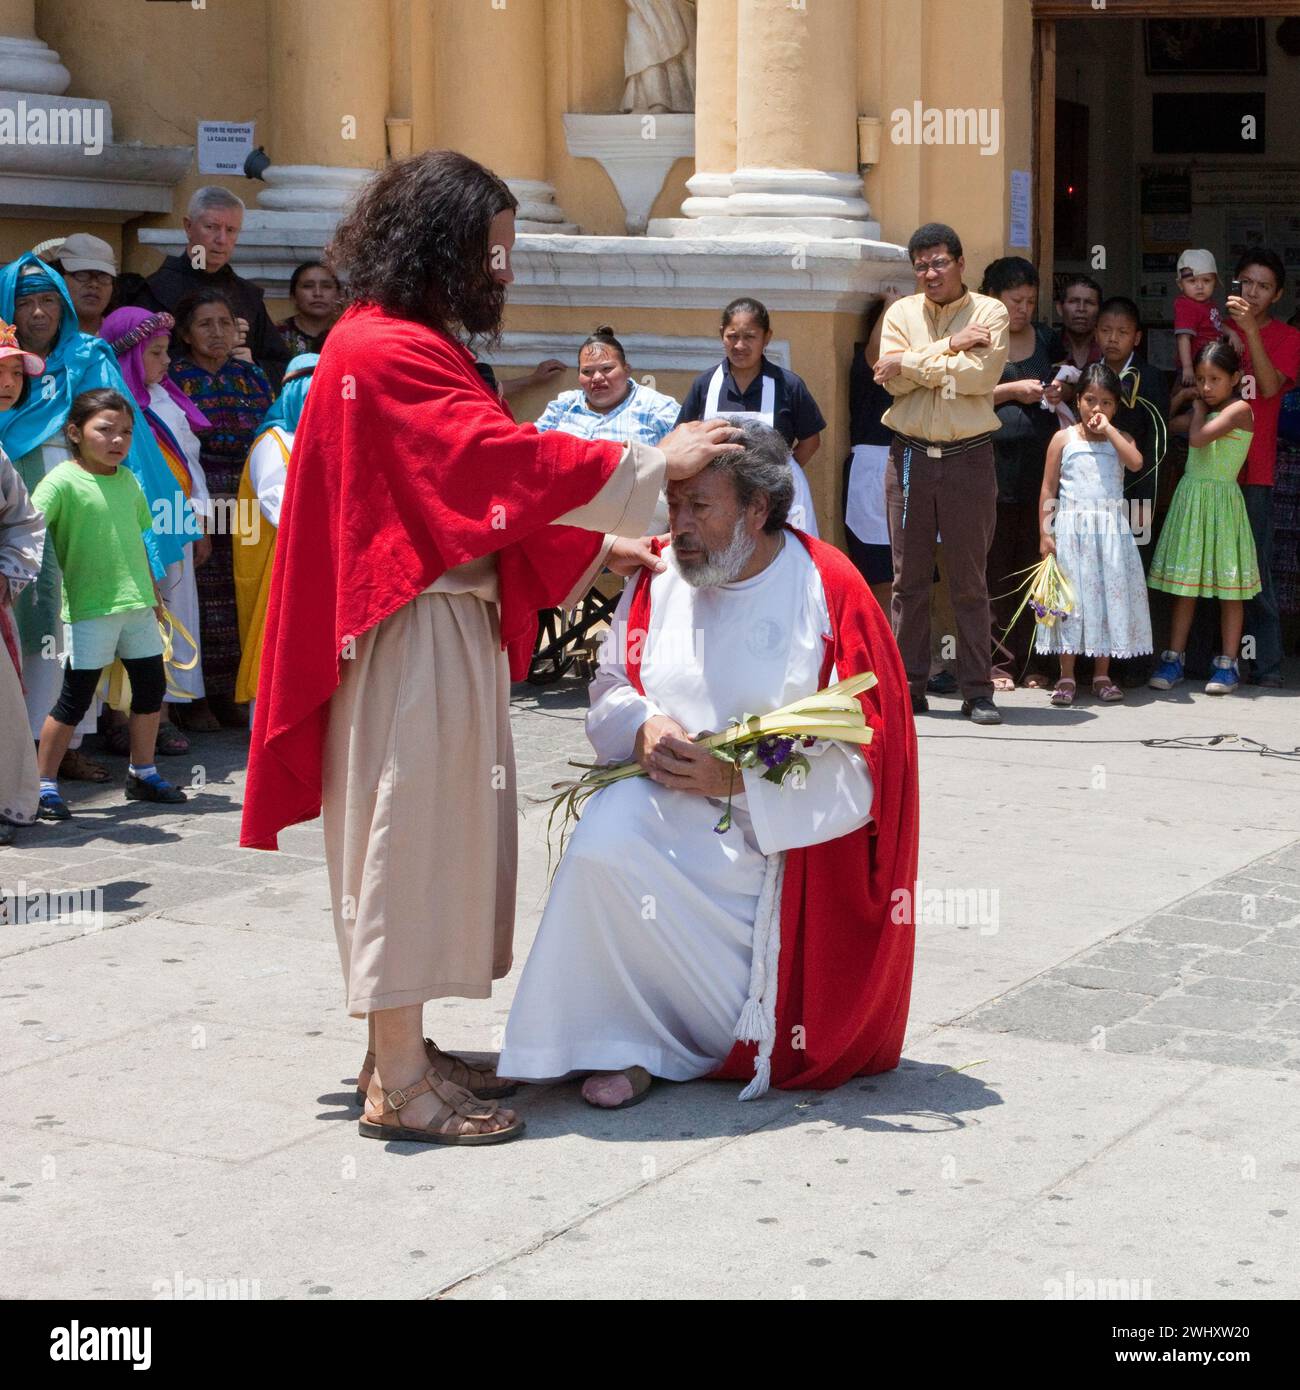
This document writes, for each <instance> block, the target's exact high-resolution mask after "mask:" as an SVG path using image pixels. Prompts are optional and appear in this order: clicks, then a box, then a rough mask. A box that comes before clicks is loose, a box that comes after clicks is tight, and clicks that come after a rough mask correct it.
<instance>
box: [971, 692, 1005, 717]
mask: <svg viewBox="0 0 1300 1390" xmlns="http://www.w3.org/2000/svg"><path fill="white" fill-rule="evenodd" d="M961 712H962V713H963V714H964V715H965V716H966V718H967V719H969V720H970V721H971V723H972V724H1001V723H1002V715H1001V714H1000V713H999V711H998V707H997V706H996V705H995V704H994V703H993V701H992V700H990V699H989V697H988V696H987V695H980V696H978V697H977V698H976V699H974V700H963V701H962V702H961Z"/></svg>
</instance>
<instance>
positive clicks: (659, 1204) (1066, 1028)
mask: <svg viewBox="0 0 1300 1390" xmlns="http://www.w3.org/2000/svg"><path fill="white" fill-rule="evenodd" d="M1296 674H1298V673H1292V691H1289V692H1286V693H1284V694H1282V695H1280V696H1270V695H1269V694H1267V693H1265V692H1258V691H1250V692H1243V694H1242V695H1241V696H1239V697H1235V698H1234V699H1232V700H1231V701H1215V700H1212V699H1209V698H1206V697H1203V696H1201V695H1200V694H1199V692H1196V691H1185V692H1179V693H1178V694H1177V695H1176V697H1174V698H1170V699H1167V700H1158V699H1155V698H1153V697H1152V696H1151V695H1149V694H1143V693H1138V694H1136V695H1135V696H1134V697H1132V698H1131V699H1130V700H1129V701H1128V702H1126V704H1125V705H1124V706H1121V707H1108V708H1106V709H1104V710H1103V709H1101V708H1100V707H1095V706H1092V705H1091V704H1089V702H1087V701H1086V700H1084V701H1081V702H1080V704H1079V705H1077V706H1076V707H1075V708H1073V709H1071V710H1067V711H1053V710H1049V709H1047V708H1045V706H1044V701H1043V699H1042V697H1041V696H1037V695H1034V694H1033V693H1031V692H1016V693H1015V694H1013V695H1011V696H1008V697H1006V698H1005V699H1001V700H999V703H1000V704H1001V705H1002V706H1003V708H1004V709H1005V710H1006V711H1007V723H1006V725H1005V726H1003V728H1001V729H999V730H991V731H980V732H976V731H974V730H972V728H971V726H970V725H969V724H968V723H967V722H966V721H964V720H963V719H961V717H960V715H959V714H958V713H957V702H956V701H955V700H942V699H940V700H935V701H934V702H933V712H932V714H931V715H929V716H927V717H926V718H925V719H924V720H922V721H920V725H919V730H918V732H919V737H920V747H921V776H922V807H923V810H922V854H921V878H922V879H923V881H924V883H925V884H926V886H927V888H929V887H936V888H938V889H940V890H942V891H941V893H940V897H941V898H942V897H943V895H944V893H948V892H952V893H955V894H956V895H958V897H961V896H963V895H964V896H966V897H967V898H969V897H970V895H972V894H975V895H977V896H978V895H983V894H985V892H986V890H987V892H988V893H989V894H990V895H992V894H996V895H997V897H996V902H995V908H996V910H995V911H994V912H993V914H992V917H993V919H994V920H993V921H992V922H991V923H989V924H979V925H978V929H976V925H974V924H972V922H971V921H970V920H969V919H966V918H961V917H958V918H956V919H948V918H945V917H944V916H942V915H940V916H938V917H936V918H933V919H929V918H927V919H926V920H924V921H923V923H922V924H921V926H920V927H919V928H918V942H917V953H916V973H915V978H914V982H913V995H912V1008H911V1015H910V1019H909V1026H908V1033H907V1039H906V1042H905V1045H904V1053H903V1059H902V1061H901V1063H900V1066H899V1067H898V1069H897V1070H896V1071H894V1072H892V1073H889V1074H887V1075H881V1076H876V1077H871V1078H865V1079H861V1080H858V1081H855V1082H853V1083H850V1084H849V1085H846V1086H843V1087H841V1088H840V1089H839V1090H837V1091H834V1092H828V1093H819V1094H815V1093H808V1092H786V1091H781V1092H776V1091H774V1092H771V1093H769V1094H768V1095H767V1096H765V1097H764V1098H763V1099H762V1100H760V1101H757V1102H754V1103H750V1104H742V1103H740V1102H739V1101H738V1098H737V1087H736V1086H734V1085H732V1084H729V1083H720V1082H719V1083H709V1082H699V1083H692V1084H688V1085H681V1086H672V1085H667V1084H664V1085H662V1086H660V1087H657V1088H656V1089H655V1091H654V1093H653V1094H652V1095H651V1096H650V1097H649V1099H648V1102H647V1103H646V1104H645V1105H643V1106H640V1107H638V1108H636V1109H634V1110H630V1111H628V1112H627V1113H626V1114H616V1115H612V1114H604V1113H595V1112H593V1111H592V1110H591V1108H590V1107H588V1106H586V1105H584V1104H583V1102H582V1101H581V1100H580V1098H579V1096H578V1093H577V1086H576V1085H574V1084H569V1083H558V1084H554V1085H544V1086H535V1087H526V1088H524V1090H523V1091H522V1092H521V1094H520V1095H519V1096H518V1097H516V1098H515V1100H514V1101H513V1102H512V1104H515V1105H517V1106H518V1108H519V1110H520V1113H521V1114H522V1115H524V1116H525V1118H526V1120H527V1124H528V1134H527V1136H526V1137H525V1139H524V1141H523V1142H522V1143H521V1144H519V1145H507V1146H504V1147H503V1148H500V1149H482V1150H480V1149H467V1150H459V1149H453V1150H441V1151H437V1152H430V1151H428V1150H427V1149H422V1148H419V1147H417V1146H412V1145H404V1144H386V1145H385V1144H376V1143H371V1142H367V1141H364V1140H361V1139H359V1138H358V1136H357V1133H356V1114H357V1112H356V1110H355V1108H354V1107H353V1105H352V1102H351V1092H352V1080H353V1078H354V1077H355V1072H356V1067H357V1066H358V1065H359V1063H360V1061H361V1054H362V1051H363V1050H364V1032H363V1030H362V1027H361V1025H360V1024H359V1023H358V1021H356V1020H353V1019H350V1018H348V1017H346V1016H345V1014H344V1012H343V1009H342V1006H341V1001H340V989H339V975H338V962H337V957H336V955H335V950H334V945H333V939H332V937H333V933H332V929H331V925H330V908H329V902H328V892H327V884H326V878H325V874H324V872H323V866H322V852H321V834H320V828H319V824H309V825H302V826H295V827H293V828H292V829H290V830H288V831H286V832H285V833H284V834H283V835H282V837H281V843H282V852H281V853H280V854H278V855H276V854H262V853H259V852H255V851H249V850H242V849H240V848H239V846H238V832H239V808H240V801H241V797H242V787H243V768H244V760H245V744H244V740H243V738H241V737H240V736H239V735H237V734H233V733H223V734H220V735H214V736H211V737H208V738H203V739H199V740H196V743H195V750H194V752H193V754H192V755H191V756H189V757H187V758H183V759H171V760H168V761H167V762H166V763H164V767H166V768H167V770H168V771H170V772H171V773H172V774H173V776H174V777H177V778H178V779H179V780H188V779H190V778H193V779H194V780H195V782H196V783H197V784H200V785H196V787H195V792H194V796H193V798H192V799H191V801H190V802H189V804H188V805H186V806H180V807H175V808H172V807H165V808H157V809H154V808H151V807H147V806H141V805H135V804H127V803H125V802H124V801H123V796H122V786H121V778H122V776H123V774H124V772H125V765H124V761H123V760H122V759H114V758H105V761H106V762H107V763H108V764H109V765H110V766H111V767H112V769H113V771H114V774H115V778H116V779H117V780H116V782H115V783H114V784H110V785H109V786H107V787H91V786H84V785H80V786H79V785H76V784H69V785H68V786H67V787H66V791H67V794H68V799H69V802H70V804H71V805H72V808H73V810H74V812H75V815H76V818H75V819H74V820H73V821H71V822H69V823H67V824H64V825H54V824H49V823H43V824H40V825H38V826H35V827H31V828H29V829H24V830H20V831H19V833H18V839H17V843H16V845H15V846H13V847H10V848H6V849H0V891H10V892H16V891H18V890H19V889H20V888H22V890H23V891H25V892H31V893H39V891H40V890H41V889H42V888H45V889H49V890H52V891H62V892H68V891H72V890H74V889H77V888H86V889H90V890H92V891H93V890H99V891H100V893H101V894H102V905H103V914H102V922H101V923H100V924H99V926H100V927H101V928H102V929H96V928H95V927H89V928H88V927H85V926H83V925H80V924H78V923H77V922H75V921H68V920H54V921H50V920H29V921H27V922H25V923H10V924H9V925H5V926H0V958H3V959H0V1038H2V1039H3V1043H4V1047H3V1051H2V1052H0V1074H3V1077H4V1084H5V1088H6V1094H7V1095H8V1096H9V1098H10V1105H9V1106H8V1107H7V1109H6V1112H5V1114H4V1115H3V1116H0V1148H2V1150H3V1152H4V1154H5V1158H4V1162H3V1166H2V1168H0V1202H3V1203H5V1204H6V1205H5V1206H4V1212H5V1236H4V1244H5V1267H6V1272H7V1277H5V1278H3V1279H0V1296H13V1295H15V1294H18V1295H21V1296H26V1297H33V1296H35V1297H42V1296H43V1297H65V1298H66V1297H126V1298H142V1297H143V1298H148V1297H151V1296H157V1292H156V1291H157V1289H158V1288H159V1287H160V1285H161V1286H165V1287H166V1288H171V1287H172V1285H173V1282H174V1280H175V1277H176V1274H177V1271H180V1272H182V1273H183V1274H184V1276H185V1278H186V1280H189V1279H191V1278H193V1279H197V1280H199V1281H200V1282H202V1281H209V1282H212V1283H213V1285H214V1287H215V1286H224V1285H228V1284H229V1283H230V1282H231V1281H242V1282H240V1287H241V1288H242V1287H243V1286H244V1284H247V1285H248V1286H249V1287H250V1288H252V1289H254V1290H255V1291H254V1292H252V1293H250V1294H247V1295H244V1294H241V1295H240V1296H251V1297H263V1298H275V1297H290V1298H297V1297H311V1298H354V1299H355V1298H375V1297H384V1298H394V1297H424V1298H458V1299H475V1298H488V1299H500V1298H512V1297H529V1296H536V1297H546V1298H557V1297H573V1298H578V1297H583V1298H586V1297H592V1298H595V1297H601V1298H610V1297H614V1298H647V1297H668V1298H682V1297H697V1298H704V1297H707V1298H715V1297H716V1298H790V1297H796V1298H804V1297H808V1298H812V1297H838V1298H844V1297H881V1298H917V1297H963V1298H971V1297H975V1298H1017V1299H1042V1298H1054V1297H1061V1296H1062V1295H1061V1293H1060V1292H1059V1291H1060V1290H1061V1289H1062V1288H1064V1287H1067V1286H1068V1287H1073V1286H1074V1283H1075V1282H1077V1281H1083V1282H1084V1283H1085V1284H1089V1283H1091V1281H1094V1280H1097V1281H1113V1280H1114V1279H1117V1278H1118V1279H1122V1280H1136V1281H1137V1285H1138V1286H1139V1287H1140V1288H1142V1289H1147V1290H1149V1291H1150V1292H1149V1293H1142V1294H1139V1295H1134V1296H1141V1297H1159V1298H1166V1297H1168V1298H1207V1297H1217V1296H1220V1295H1226V1296H1242V1297H1247V1298H1277V1297H1286V1296H1294V1295H1295V1294H1297V1293H1300V1279H1298V1277H1297V1273H1296V1262H1295V1250H1296V1236H1295V1231H1294V1226H1295V1223H1296V1220H1297V1219H1300V1195H1298V1188H1300V1177H1298V1176H1297V1175H1300V1162H1298V1161H1297V1157H1296V1150H1297V1143H1298V1142H1300V1139H1298V1128H1300V1126H1298V1124H1297V1118H1296V1117H1297V1114H1298V1113H1300V1112H1298V1111H1297V1107H1296V1104H1295V1088H1296V1087H1297V1086H1300V1074H1298V1072H1297V1068H1296V1065H1295V1063H1296V1058H1297V1051H1296V1043H1297V1040H1298V1039H1300V1033H1298V1032H1297V1031H1296V1027H1295V1022H1296V1018H1297V1015H1298V1014H1300V1001H1298V1000H1297V986H1298V985H1300V976H1298V975H1297V972H1296V962H1297V961H1300V945H1297V943H1296V942H1295V939H1294V938H1295V936H1296V932H1297V927H1296V918H1295V914H1296V913H1297V912H1300V874H1298V873H1297V867H1298V866H1300V847H1298V845H1300V842H1298V841H1297V836H1298V835H1300V818H1298V810H1300V799H1298V798H1297V796H1296V789H1297V777H1298V776H1300V769H1298V768H1297V766H1296V763H1295V762H1294V761H1287V760H1280V759H1271V758H1270V759H1265V758H1260V757H1258V756H1239V755H1234V753H1233V752H1232V751H1229V750H1230V749H1231V748H1232V747H1233V745H1231V744H1228V745H1225V746H1224V747H1223V748H1220V749H1218V750H1216V751H1214V752H1207V751H1201V750H1199V749H1198V750H1195V751H1183V750H1175V749H1172V748H1171V747H1170V746H1169V745H1168V744H1165V745H1164V746H1161V747H1158V748H1153V747H1150V746H1147V745H1146V742H1145V741H1146V740H1149V739H1150V738H1152V737H1153V736H1154V737H1158V738H1162V739H1173V738H1179V737H1185V736H1197V737H1202V738H1203V737H1204V736H1206V735H1209V734H1221V733H1225V732H1231V731H1239V732H1240V733H1242V734H1245V735H1249V736H1250V737H1253V738H1256V739H1258V740H1261V741H1263V742H1266V743H1269V744H1271V745H1272V746H1273V747H1275V748H1289V747H1290V746H1291V745H1292V744H1294V742H1295V737H1294V717H1295V716H1294V710H1295V709H1296V708H1297V706H1296V705H1295V698H1296V697H1295V695H1294V693H1293V691H1294V688H1295V685H1296V683H1297V682H1296V680H1295V675H1296ZM584 694H585V692H584V691H583V689H582V687H580V686H579V685H577V684H576V682H572V681H565V682H562V683H561V684H559V685H557V686H553V687H548V688H546V689H542V690H533V689H530V688H528V687H520V688H518V689H517V690H516V691H515V692H514V709H513V721H512V722H513V727H514V732H515V739H516V747H517V753H518V765H519V790H520V793H521V798H520V799H521V811H522V813H523V814H522V816H521V854H520V883H519V898H518V910H517V931H516V951H515V956H516V961H515V968H514V969H513V970H512V972H511V974H510V976H509V977H508V978H506V979H505V980H502V981H501V982H500V983H499V984H498V986H497V987H496V989H495V990H494V991H493V995H492V997H491V998H490V999H484V1000H461V999H448V1000H442V1001H436V1002H434V1003H433V1004H431V1005H430V1006H428V1008H427V1009H426V1021H427V1023H428V1026H429V1029H430V1031H431V1033H432V1035H433V1036H434V1037H436V1038H437V1039H438V1040H439V1042H440V1043H441V1044H442V1045H443V1046H446V1047H449V1048H454V1049H456V1050H458V1051H462V1052H466V1053H484V1054H490V1053H491V1052H493V1051H494V1050H495V1049H496V1048H498V1047H499V1046H500V1033H501V1025H502V1023H503V1021H504V1019H505V1016H506V1014H507V1012H508V1009H509V1006H510V1001H511V998H512V996H513V991H514V988H515V986H516V983H517V981H518V977H519V971H520V969H521V968H522V964H523V962H524V960H525V959H526V958H527V955H528V952H529V949H530V947H531V943H532V940H533V935H534V933H535V931H536V928H537V923H538V920H539V917H540V914H541V910H542V906H543V904H544V902H545V892H546V882H547V873H546V849H545V841H544V834H543V829H544V819H545V818H544V817H543V816H542V815H540V814H539V811H538V808H537V806H536V805H535V803H533V802H530V801H529V799H528V798H529V797H530V796H538V795H542V794H544V793H545V792H546V791H547V790H548V788H549V785H550V783H551V782H552V781H554V780H556V779H557V778H559V777H562V776H565V775H566V774H567V773H568V772H569V769H568V768H567V766H566V763H567V759H568V758H569V757H571V756H577V757H582V758H585V757H586V756H587V746H586V744H585V741H584V739H583V736H582V715H583V708H584V703H585V700H584ZM92 751H95V752H97V750H92ZM1031 843H1032V844H1033V845H1034V847H1035V852H1034V853H1030V852H1029V851H1028V849H1027V846H1028V845H1029V844H1031ZM1049 843H1050V846H1051V847H1052V850H1053V852H1052V853H1051V855H1050V856H1049V855H1048V853H1047V852H1046V850H1045V846H1047V845H1048V844H1049ZM433 852H435V853H436V846H435V847H433ZM1288 1086H1290V1087H1291V1089H1290V1090H1288V1089H1287V1087H1288ZM376 1230H380V1231H383V1232H384V1233H385V1235H384V1237H383V1238H382V1239H380V1240H376V1239H375V1235H374V1233H375V1231H376ZM124 1233H128V1234H127V1235H126V1236H125V1237H124Z"/></svg>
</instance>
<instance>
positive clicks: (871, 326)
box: [843, 290, 899, 613]
mask: <svg viewBox="0 0 1300 1390" xmlns="http://www.w3.org/2000/svg"><path fill="white" fill-rule="evenodd" d="M898 297H899V296H898V294H897V292H895V291H892V290H890V291H887V292H886V293H885V296H884V298H883V299H878V300H876V301H875V303H874V304H873V305H872V307H871V309H870V310H869V311H868V313H867V321H866V328H867V337H866V341H865V342H862V343H856V344H855V345H854V348H853V365H852V366H851V367H850V368H849V445H850V448H851V449H852V451H853V452H852V453H851V454H850V455H849V457H848V458H847V459H846V460H845V462H844V483H843V506H844V531H845V539H846V549H847V550H848V553H849V559H850V560H852V561H853V563H854V564H855V565H856V566H857V568H858V572H859V573H860V574H861V575H862V577H863V579H865V580H866V581H867V583H868V584H869V585H870V586H871V592H872V593H873V594H874V595H875V596H876V602H877V603H879V604H880V606H881V608H883V609H884V611H885V612H886V613H888V612H889V608H890V597H891V591H892V589H893V583H894V560H893V554H892V552H891V550H890V548H889V515H888V512H887V510H886V507H885V469H886V467H887V466H888V462H889V446H890V444H891V443H892V442H893V432H892V431H891V430H890V428H889V426H888V425H886V424H883V423H882V422H881V416H882V415H883V414H884V412H885V411H886V410H888V409H889V407H890V405H891V404H892V402H893V397H892V396H891V395H890V394H889V392H888V391H886V390H885V388H884V387H883V386H881V385H879V384H878V383H877V382H876V381H875V380H874V379H873V377H872V368H873V367H874V366H875V365H876V358H877V357H879V356H880V326H881V323H882V322H883V321H884V317H885V310H886V309H887V308H888V307H889V305H890V304H892V303H893V302H894V300H895V299H897V298H898Z"/></svg>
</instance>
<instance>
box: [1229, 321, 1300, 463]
mask: <svg viewBox="0 0 1300 1390" xmlns="http://www.w3.org/2000/svg"><path fill="white" fill-rule="evenodd" d="M1237 332H1238V335H1239V336H1241V337H1242V338H1243V339H1244V337H1245V335H1244V334H1242V333H1241V330H1240V329H1238V330H1237ZM1259 337H1260V341H1261V342H1262V343H1263V345H1264V351H1265V352H1266V353H1268V360H1269V361H1270V362H1271V363H1272V364H1273V367H1274V369H1275V370H1276V371H1278V372H1280V373H1281V374H1282V376H1283V377H1284V378H1285V379H1284V381H1283V382H1282V389H1281V390H1280V391H1279V392H1278V393H1277V395H1275V396H1264V395H1262V394H1259V393H1258V390H1259V388H1258V386H1257V387H1256V393H1257V394H1256V395H1255V396H1254V397H1253V399H1252V400H1251V402H1250V408H1251V409H1252V410H1253V411H1254V412H1255V435H1254V438H1253V439H1252V440H1251V441H1250V453H1248V454H1247V455H1246V467H1245V469H1244V471H1243V472H1242V474H1241V481H1242V482H1243V483H1262V484H1263V485H1264V486H1266V487H1272V486H1273V469H1274V467H1275V466H1276V464H1277V418H1278V416H1279V415H1280V414H1281V413H1282V397H1283V396H1285V395H1286V393H1287V392H1288V391H1289V390H1290V389H1291V387H1292V386H1294V385H1295V383H1296V379H1297V378H1300V329H1297V328H1292V327H1290V326H1289V325H1288V324H1285V323H1283V322H1282V320H1281V319H1269V321H1268V322H1267V323H1266V324H1265V325H1264V326H1263V328H1261V329H1260V330H1259ZM1241 367H1242V371H1244V372H1245V373H1246V374H1247V375H1249V374H1250V372H1251V365H1250V344H1249V343H1247V344H1246V351H1245V353H1243V354H1242V359H1241Z"/></svg>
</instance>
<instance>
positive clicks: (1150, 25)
mask: <svg viewBox="0 0 1300 1390" xmlns="http://www.w3.org/2000/svg"><path fill="white" fill-rule="evenodd" d="M1142 27H1143V31H1144V35H1145V40H1146V66H1147V73H1148V75H1149V76H1153V77H1155V76H1160V77H1196V76H1204V75H1206V74H1213V73H1224V74H1232V75H1236V74H1250V75H1251V76H1256V75H1259V76H1262V75H1263V73H1264V21H1263V20H1262V19H1148V20H1144V21H1143V25H1142Z"/></svg>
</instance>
